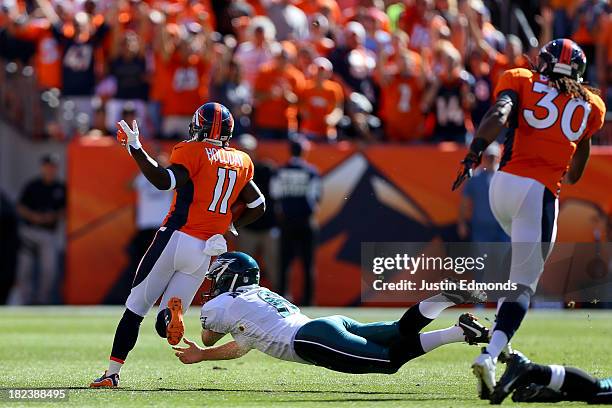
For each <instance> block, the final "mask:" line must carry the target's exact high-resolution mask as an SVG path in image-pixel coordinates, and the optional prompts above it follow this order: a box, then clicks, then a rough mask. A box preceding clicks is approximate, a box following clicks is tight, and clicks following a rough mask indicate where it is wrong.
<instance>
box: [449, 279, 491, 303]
mask: <svg viewBox="0 0 612 408" xmlns="http://www.w3.org/2000/svg"><path fill="white" fill-rule="evenodd" d="M444 282H448V283H454V284H455V285H454V286H455V287H456V289H450V288H449V289H446V290H443V291H442V295H444V296H445V297H446V298H447V299H448V300H450V301H451V302H453V303H454V304H456V305H462V304H467V303H484V302H486V301H487V292H485V291H484V290H464V289H459V282H458V281H457V280H455V279H450V278H448V279H445V280H444Z"/></svg>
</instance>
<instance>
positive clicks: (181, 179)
mask: <svg viewBox="0 0 612 408" xmlns="http://www.w3.org/2000/svg"><path fill="white" fill-rule="evenodd" d="M117 129H118V130H117V140H119V142H120V143H121V144H122V145H123V146H125V147H126V148H127V149H128V153H129V154H130V156H132V158H133V159H134V161H135V162H136V164H137V165H138V167H139V168H140V171H142V174H143V175H144V176H145V177H146V178H147V180H149V182H150V183H151V184H153V185H154V186H155V187H156V188H157V189H159V190H173V189H175V188H178V187H182V186H184V185H185V184H186V183H187V182H188V181H189V172H188V171H187V169H185V167H183V166H181V165H180V164H172V165H170V166H169V167H168V168H164V167H162V166H160V165H159V163H157V162H156V161H155V160H154V159H153V158H152V157H151V156H149V155H148V154H147V152H146V151H145V150H144V148H143V147H142V145H141V143H140V140H139V137H140V132H139V131H138V124H137V123H136V121H134V122H133V123H132V127H131V128H130V127H129V125H128V124H127V123H125V121H123V120H122V121H121V122H119V123H117Z"/></svg>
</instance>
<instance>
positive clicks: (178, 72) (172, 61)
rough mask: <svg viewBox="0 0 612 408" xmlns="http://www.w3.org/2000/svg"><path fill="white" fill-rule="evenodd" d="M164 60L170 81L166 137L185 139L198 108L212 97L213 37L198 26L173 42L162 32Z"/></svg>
mask: <svg viewBox="0 0 612 408" xmlns="http://www.w3.org/2000/svg"><path fill="white" fill-rule="evenodd" d="M161 36H162V39H161V41H160V45H161V48H160V52H161V57H162V58H161V61H162V63H163V64H164V65H165V66H164V69H165V72H166V75H167V77H166V79H167V81H168V83H167V84H166V86H165V89H164V94H163V96H162V114H163V116H164V120H163V123H162V136H163V137H165V138H175V137H182V138H184V137H185V135H186V132H187V129H188V128H189V123H190V121H191V116H192V114H193V111H194V109H196V108H197V107H198V106H200V105H201V104H202V103H203V102H204V101H205V100H206V99H207V96H208V86H209V84H210V75H209V74H210V69H209V68H210V61H209V59H210V54H211V51H210V50H211V44H210V35H209V33H207V32H203V31H201V26H200V25H199V24H197V23H192V24H190V25H189V31H188V30H187V29H185V28H184V27H183V29H180V30H179V35H178V37H177V38H175V39H173V38H172V37H170V34H169V32H168V30H167V29H163V30H161Z"/></svg>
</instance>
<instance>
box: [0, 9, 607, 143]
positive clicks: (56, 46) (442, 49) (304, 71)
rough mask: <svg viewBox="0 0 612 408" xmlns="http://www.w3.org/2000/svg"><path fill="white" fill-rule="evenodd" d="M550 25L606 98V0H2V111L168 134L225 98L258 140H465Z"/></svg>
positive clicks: (33, 121)
mask: <svg viewBox="0 0 612 408" xmlns="http://www.w3.org/2000/svg"><path fill="white" fill-rule="evenodd" d="M556 37H569V38H573V39H574V40H575V41H576V42H577V43H578V44H579V45H580V46H581V47H582V48H583V49H584V50H585V52H586V54H587V58H588V60H589V66H588V71H587V75H586V77H587V80H588V81H589V82H590V83H591V84H592V85H596V86H598V87H599V88H600V89H601V91H602V93H603V94H604V95H610V89H609V88H608V83H609V82H610V81H611V80H612V17H611V15H610V3H609V1H603V0H550V1H541V2H539V1H527V0H523V1H509V0H489V1H487V0H391V1H389V0H385V1H383V0H231V1H229V0H228V1H225V0H198V1H193V0H192V1H190V0H164V1H157V0H118V1H114V0H113V1H111V0H84V1H83V0H61V1H60V0H52V1H49V0H4V1H3V2H2V11H1V13H0V63H1V65H2V66H1V68H2V69H0V112H3V113H2V114H3V115H4V116H5V117H6V118H7V119H9V120H11V121H13V123H15V124H16V125H18V126H19V127H21V128H23V130H24V131H25V133H26V134H28V135H31V136H32V137H36V138H53V139H60V140H66V139H70V138H73V137H75V136H89V137H103V136H104V135H108V134H113V133H114V129H115V122H116V121H117V120H118V119H119V118H124V119H126V120H127V121H128V123H129V121H130V120H132V119H134V118H136V119H138V120H139V122H140V123H141V126H140V127H141V129H144V131H143V132H142V133H144V135H145V137H149V138H168V139H172V138H184V137H185V136H186V132H187V128H188V123H189V121H190V119H191V115H192V114H193V112H194V110H195V109H196V107H197V106H199V105H201V104H202V103H203V102H205V101H208V100H216V101H218V102H221V103H223V104H225V105H226V106H228V107H229V108H230V110H231V111H232V113H233V114H234V115H235V118H236V127H237V129H236V132H237V134H242V133H247V132H248V133H251V134H254V135H255V136H256V137H257V139H259V140H266V139H281V140H282V139H287V138H288V136H290V135H291V134H293V133H297V132H299V133H301V134H302V135H304V136H306V137H307V138H309V139H311V140H316V141H335V140H339V139H352V140H358V141H365V142H367V141H377V140H380V141H383V140H384V141H395V142H419V141H421V142H440V141H456V142H460V143H465V142H469V140H470V137H471V134H472V133H473V131H474V129H475V127H477V126H478V123H479V121H480V119H481V118H482V117H483V115H484V113H485V112H486V110H487V108H488V107H489V106H490V104H491V103H492V98H493V95H492V93H493V92H492V91H493V89H494V86H495V83H496V81H497V78H498V77H499V75H500V74H501V73H502V72H503V71H504V70H506V69H509V68H513V67H529V66H530V60H532V61H535V57H536V55H537V52H538V49H539V45H541V44H542V43H544V42H547V41H549V40H550V39H552V38H556ZM608 101H610V97H609V96H608Z"/></svg>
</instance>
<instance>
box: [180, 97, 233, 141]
mask: <svg viewBox="0 0 612 408" xmlns="http://www.w3.org/2000/svg"><path fill="white" fill-rule="evenodd" d="M233 131H234V117H233V116H232V114H231V113H230V111H229V109H227V108H226V107H225V106H223V105H221V104H220V103H216V102H209V103H205V104H204V105H202V106H200V107H199V108H198V109H197V110H196V111H195V113H194V114H193V117H192V118H191V123H190V124H189V136H191V140H197V141H200V142H208V143H212V144H214V145H215V146H219V147H223V146H227V145H228V144H229V141H230V139H231V138H232V133H233Z"/></svg>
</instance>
